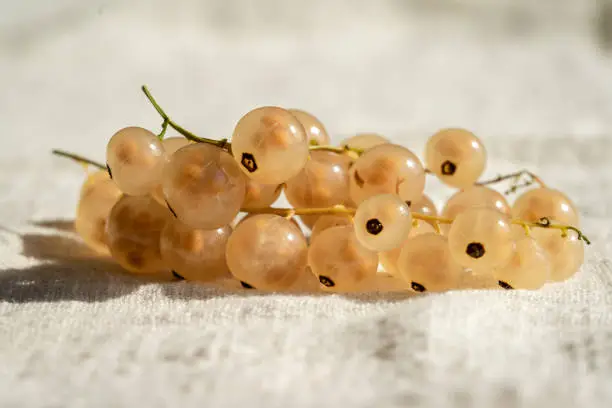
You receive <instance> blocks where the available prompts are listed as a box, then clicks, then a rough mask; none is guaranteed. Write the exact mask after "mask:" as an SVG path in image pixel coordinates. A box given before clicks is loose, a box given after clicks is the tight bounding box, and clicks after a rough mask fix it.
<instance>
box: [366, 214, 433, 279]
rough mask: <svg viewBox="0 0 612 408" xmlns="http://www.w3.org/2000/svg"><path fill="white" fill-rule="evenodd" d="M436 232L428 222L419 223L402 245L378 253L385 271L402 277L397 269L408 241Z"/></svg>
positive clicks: (413, 227) (414, 226)
mask: <svg viewBox="0 0 612 408" xmlns="http://www.w3.org/2000/svg"><path fill="white" fill-rule="evenodd" d="M434 232H436V230H435V229H434V227H433V226H432V225H431V224H430V223H428V222H424V221H419V222H418V223H417V224H416V225H414V224H413V226H412V228H411V229H410V233H409V234H408V237H407V238H406V239H405V240H404V242H402V243H401V245H400V246H398V247H397V248H394V249H391V250H389V251H382V252H379V253H378V259H379V261H380V264H381V265H382V267H383V269H384V270H385V271H386V272H387V273H389V274H391V275H394V276H400V275H399V271H398V269H397V260H398V258H399V256H400V253H401V252H402V248H403V247H404V245H406V241H408V240H409V239H410V238H412V237H415V236H417V235H420V234H426V233H434Z"/></svg>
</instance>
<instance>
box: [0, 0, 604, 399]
mask: <svg viewBox="0 0 612 408" xmlns="http://www.w3.org/2000/svg"><path fill="white" fill-rule="evenodd" d="M35 3H36V5H37V6H38V8H37V7H35V6H34V5H32V7H31V9H28V7H26V6H25V5H24V6H18V4H22V2H10V1H2V2H0V5H1V6H2V8H1V9H2V10H6V12H7V13H8V17H7V18H5V19H2V20H0V29H1V30H2V31H0V34H1V35H0V89H1V92H0V133H1V134H2V148H1V149H0V192H1V195H0V226H1V227H2V228H1V229H0V270H1V271H0V406H1V407H3V408H11V407H139V406H143V407H201V406H203V407H234V406H251V407H341V406H342V407H386V406H423V407H442V406H456V407H491V406H496V407H549V406H550V407H558V408H561V407H573V406H581V407H584V406H589V407H609V406H610V404H611V403H612V269H611V266H612V260H611V254H612V246H611V245H612V235H611V228H610V227H611V225H612V224H611V223H610V216H612V212H611V210H610V208H611V207H612V192H611V191H610V190H608V188H610V186H611V185H612V164H611V161H610V156H611V153H612V137H611V136H610V134H609V129H610V125H612V102H611V99H610V95H612V70H611V64H610V60H609V59H608V58H607V57H606V56H605V55H602V53H601V52H600V51H599V50H598V49H597V48H596V47H595V45H594V44H593V41H592V38H591V37H589V31H588V27H587V28H585V27H586V26H583V25H581V24H583V21H582V20H580V19H579V18H578V20H579V21H577V22H575V24H574V25H571V24H569V23H568V19H571V18H573V17H575V16H576V15H580V16H581V15H582V14H571V13H570V14H568V15H569V16H570V17H567V16H565V17H564V15H558V16H556V17H555V16H553V17H551V19H552V20H554V19H555V18H558V19H559V20H560V21H562V22H563V24H559V25H564V27H563V29H564V31H563V30H561V28H559V27H556V26H555V24H553V23H551V22H550V21H549V20H542V21H543V22H542V24H539V21H540V20H536V24H535V25H534V26H533V27H532V28H534V27H535V32H534V33H531V34H530V35H529V36H527V37H523V36H520V35H519V36H514V37H511V34H509V33H508V32H506V31H504V30H501V31H499V30H496V27H498V25H495V24H490V25H489V26H488V25H487V21H489V20H488V19H486V18H485V19H483V20H482V21H479V19H478V18H476V19H475V20H474V21H475V22H478V24H476V23H474V21H472V22H470V21H471V20H470V21H467V22H466V21H464V20H461V19H459V20H456V19H454V18H451V17H449V16H443V17H435V16H431V15H429V14H428V13H424V14H423V13H421V12H420V11H415V10H413V9H410V8H407V9H403V8H401V7H400V6H399V5H398V4H395V3H393V2H385V3H384V6H382V5H380V6H373V5H369V3H365V2H355V4H357V5H358V6H355V8H354V9H353V8H351V7H350V6H349V5H347V3H345V2H338V3H339V4H340V3H342V4H341V5H339V4H338V5H336V4H334V5H327V2H313V3H312V4H316V6H315V5H312V6H308V5H307V4H306V3H305V2H298V3H299V4H300V7H302V9H300V8H299V7H298V6H295V8H292V7H290V6H283V4H285V3H284V2H274V1H268V2H267V3H266V4H268V5H270V4H272V6H273V7H271V8H269V9H266V10H267V11H268V12H269V13H272V14H266V13H264V12H263V11H261V10H259V9H256V8H255V7H256V6H255V4H256V3H253V5H252V6H248V7H247V6H245V5H244V4H243V3H239V2H235V1H232V2H228V4H229V5H228V6H227V7H225V8H224V7H222V6H221V4H222V3H221V2H211V1H208V2H203V3H202V4H203V6H202V7H201V8H198V6H197V3H195V2H185V3H180V4H178V5H175V3H173V2H146V3H145V2H133V3H130V4H129V5H126V4H119V3H114V2H101V1H100V2H92V3H91V4H96V7H92V6H91V5H88V6H84V5H82V6H79V5H80V4H81V2H78V4H77V3H71V2H69V1H63V2H53V3H54V8H53V9H51V8H50V7H49V6H44V4H46V2H35ZM43 3H44V4H43ZM585 3H589V4H590V2H585ZM16 4H17V5H16ZM75 4H76V5H75ZM83 4H85V3H83ZM257 4H259V3H257ZM376 4H379V3H378V2H377V3H376ZM381 4H382V3H381ZM563 4H569V3H568V2H563ZM181 5H182V6H181ZM9 6H12V7H9ZM45 7H46V8H45ZM215 7H217V8H215ZM232 7H233V8H240V7H246V8H249V7H251V8H250V9H249V10H250V13H251V14H248V13H246V12H245V13H246V14H241V13H238V12H237V11H235V10H234V9H232ZM274 7H276V8H274ZM283 7H284V8H283ZM398 7H399V9H398ZM279 8H281V10H280V11H279ZM359 8H361V9H360V10H358V9H359ZM364 8H365V10H364ZM558 9H560V10H561V9H562V10H565V9H566V8H563V7H558ZM24 10H25V11H24ZM58 10H59V11H61V12H62V13H59V11H58ZM226 10H230V11H229V13H230V14H229V17H227V16H226V20H223V16H224V15H225V14H224V12H225V11H226ZM275 10H276V11H275ZM295 10H298V11H295ZM398 10H404V12H403V14H402V13H400V12H399V11H398ZM406 10H408V11H406ZM581 10H582V9H581ZM11 13H12V14H11ZM275 13H277V14H275ZM237 15H238V16H242V15H247V16H251V17H252V16H255V17H257V18H255V17H253V18H250V17H249V18H246V17H245V19H244V20H240V21H239V22H238V23H236V24H241V25H243V26H244V27H246V28H244V27H243V30H241V31H240V30H237V29H236V28H235V27H234V25H233V24H234V23H232V22H233V21H234V20H233V18H234V17H235V16H237ZM281 15H282V16H285V17H286V18H285V19H281V18H280V17H279V16H281ZM493 15H495V14H494V13H493ZM5 16H6V14H5ZM211 16H212V17H211ZM262 16H263V17H262ZM528 16H529V14H528ZM563 18H565V20H563ZM270 19H273V21H274V24H272V23H270ZM542 27H543V28H542ZM555 29H558V31H555ZM449 33H451V34H449ZM142 83H148V84H149V85H150V86H151V89H152V91H153V93H154V95H156V96H157V97H158V99H159V101H160V103H161V104H162V106H163V107H164V108H166V110H167V111H168V112H169V113H170V114H171V115H172V116H173V117H174V118H175V119H176V120H177V121H178V122H179V123H182V124H184V125H185V126H186V127H188V128H190V129H193V130H194V131H197V132H198V133H200V134H202V135H204V136H209V137H225V136H228V135H229V134H230V133H231V129H232V127H233V125H234V123H235V121H236V120H237V119H238V118H239V117H240V115H242V114H244V113H245V112H246V111H248V110H249V109H251V108H253V107H255V106H258V105H266V104H277V105H281V106H287V107H293V106H295V107H299V108H303V109H305V110H309V111H312V112H315V113H317V114H318V115H319V116H320V118H321V119H322V120H323V121H324V122H325V123H326V124H327V125H328V128H329V131H330V133H332V134H333V138H334V141H335V142H338V141H339V140H340V139H341V137H343V136H345V135H348V134H350V133H351V132H355V131H358V130H359V131H366V130H367V131H379V132H381V133H383V134H386V135H388V136H389V137H391V138H392V139H393V140H394V141H396V142H398V143H402V144H404V145H406V146H408V147H414V148H415V151H416V152H417V153H421V152H422V146H423V144H424V142H425V140H426V137H427V136H428V135H429V134H431V132H433V131H434V130H436V129H437V128H440V127H443V126H450V125H453V126H464V127H467V128H469V129H473V130H474V131H476V132H477V133H478V134H479V135H481V136H482V138H483V140H484V142H485V144H486V146H487V147H488V149H489V152H490V161H489V168H488V170H487V176H491V175H495V174H497V173H502V172H506V171H510V170H514V169H519V168H523V167H527V168H529V169H532V170H534V171H536V172H537V173H538V174H539V175H540V176H541V177H542V178H543V179H544V180H546V181H547V182H548V183H549V184H550V185H551V186H553V187H555V188H559V189H561V190H562V191H564V192H566V193H567V194H568V195H569V196H570V197H571V198H572V199H574V200H575V202H576V204H577V206H578V207H579V208H580V211H581V213H582V215H583V220H582V227H583V229H584V232H585V233H586V234H587V235H588V236H589V237H590V238H591V240H592V241H593V245H591V246H590V247H588V248H587V251H586V254H587V255H586V261H585V264H584V266H583V268H582V270H581V271H580V272H579V273H578V274H577V275H576V277H575V278H573V279H571V280H570V281H568V282H566V283H562V284H551V285H548V286H546V287H545V288H544V289H542V290H540V291H535V292H524V291H501V290H499V291H463V292H450V293H446V294H439V295H429V296H419V297H414V296H405V295H380V294H369V295H360V296H340V295H329V296H323V295H317V296H310V295H286V294H260V293H257V292H235V291H220V290H217V289H212V288H207V287H203V286H197V285H194V284H188V283H184V282H181V283H163V282H144V281H142V280H137V279H135V278H133V277H130V276H127V275H123V274H121V273H119V272H118V271H117V267H116V266H114V265H112V264H110V263H108V262H105V261H99V260H98V261H92V260H90V259H87V258H86V257H84V255H83V252H82V250H83V249H82V247H81V246H80V245H79V243H78V241H76V240H75V239H74V236H73V234H72V233H71V232H69V231H67V229H68V228H69V220H71V219H72V218H73V217H74V208H75V205H76V200H77V196H78V189H79V185H80V183H81V182H82V180H83V173H82V171H81V170H80V169H79V167H78V166H76V165H74V164H73V163H70V162H68V161H63V160H61V159H58V158H53V157H51V156H50V154H49V151H50V149H51V148H53V147H57V148H64V149H67V150H73V151H75V152H78V153H82V154H84V155H89V156H90V157H92V158H96V159H101V158H103V157H104V146H105V143H106V141H107V140H108V138H109V137H110V136H111V135H112V133H113V132H114V131H116V130H117V129H119V128H121V127H123V126H126V125H129V124H133V125H141V126H145V127H149V128H151V129H158V126H159V124H160V120H159V118H158V117H157V116H156V114H155V112H154V111H153V109H152V108H151V107H150V106H148V105H147V102H146V101H145V99H144V98H143V97H142V96H141V94H140V91H139V89H138V87H139V86H140V85H141V84H142ZM428 181H429V180H428ZM428 188H431V190H430V191H432V194H433V195H434V197H435V199H436V201H437V204H438V205H441V204H442V202H443V200H444V199H445V198H446V197H447V196H448V190H445V189H443V188H442V187H440V186H439V185H438V184H436V183H435V182H432V183H431V186H429V187H428Z"/></svg>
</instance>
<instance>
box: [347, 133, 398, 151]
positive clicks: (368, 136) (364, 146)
mask: <svg viewBox="0 0 612 408" xmlns="http://www.w3.org/2000/svg"><path fill="white" fill-rule="evenodd" d="M386 143H391V142H390V141H389V139H387V138H386V137H383V136H381V135H379V134H376V133H360V134H357V135H355V136H351V137H349V138H346V139H344V140H343V141H342V142H341V143H340V146H342V147H344V148H346V149H356V150H362V151H366V150H368V149H371V148H372V147H375V146H378V145H381V144H386Z"/></svg>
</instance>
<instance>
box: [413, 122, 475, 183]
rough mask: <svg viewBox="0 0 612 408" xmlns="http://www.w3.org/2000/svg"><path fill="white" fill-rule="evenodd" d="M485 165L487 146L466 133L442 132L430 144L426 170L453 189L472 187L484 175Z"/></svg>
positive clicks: (462, 130) (451, 130) (446, 130)
mask: <svg viewBox="0 0 612 408" xmlns="http://www.w3.org/2000/svg"><path fill="white" fill-rule="evenodd" d="M486 162H487V153H486V150H485V148H484V145H483V144H482V142H481V141H480V139H478V138H477V137H476V136H474V135H473V134H472V133H471V132H469V131H467V130H464V129H443V130H441V131H439V132H438V133H436V134H435V135H433V136H432V137H430V138H429V140H428V141H427V146H426V148H425V163H426V165H427V168H428V169H429V170H431V171H432V172H433V173H434V174H435V175H436V176H437V177H438V178H439V179H440V180H442V181H443V182H444V183H446V184H448V185H450V186H452V187H457V188H466V187H469V186H471V185H473V184H474V183H475V182H476V180H478V177H480V175H481V174H482V173H483V171H484V169H485V166H486Z"/></svg>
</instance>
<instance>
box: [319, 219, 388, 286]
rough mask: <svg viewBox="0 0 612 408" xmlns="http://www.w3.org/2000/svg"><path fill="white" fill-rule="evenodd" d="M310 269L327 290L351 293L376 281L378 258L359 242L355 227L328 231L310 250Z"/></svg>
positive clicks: (321, 234) (333, 228)
mask: <svg viewBox="0 0 612 408" xmlns="http://www.w3.org/2000/svg"><path fill="white" fill-rule="evenodd" d="M308 265H310V268H311V269H312V272H313V273H314V274H315V275H316V276H317V277H318V278H319V282H320V283H321V285H322V286H323V289H324V290H328V291H335V292H350V291H354V290H355V289H356V288H359V287H360V285H362V284H363V282H364V281H366V280H367V279H369V278H371V277H373V276H374V275H375V274H376V270H377V268H378V256H377V255H376V252H374V251H370V250H369V249H367V248H366V247H364V246H363V245H361V244H360V243H359V241H357V239H356V238H355V231H354V229H353V227H352V226H351V225H343V226H338V227H332V228H328V229H326V230H325V231H323V232H321V233H320V234H318V235H317V238H316V239H315V240H313V241H312V242H311V244H310V248H309V249H308Z"/></svg>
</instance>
